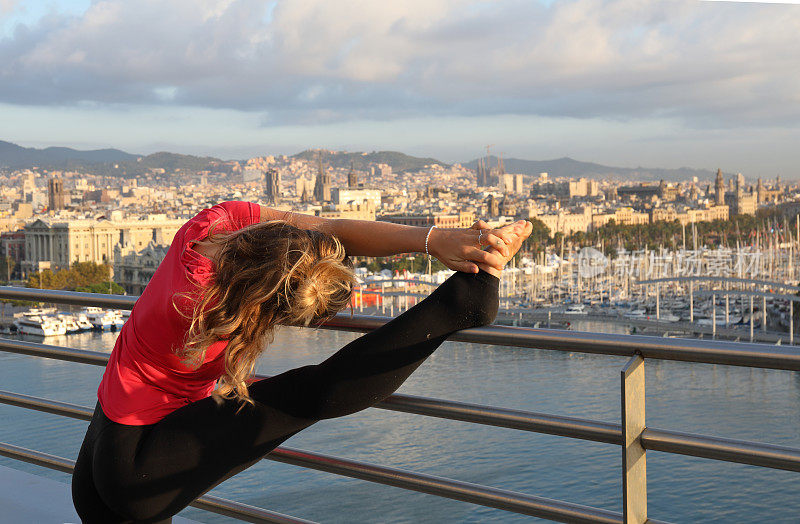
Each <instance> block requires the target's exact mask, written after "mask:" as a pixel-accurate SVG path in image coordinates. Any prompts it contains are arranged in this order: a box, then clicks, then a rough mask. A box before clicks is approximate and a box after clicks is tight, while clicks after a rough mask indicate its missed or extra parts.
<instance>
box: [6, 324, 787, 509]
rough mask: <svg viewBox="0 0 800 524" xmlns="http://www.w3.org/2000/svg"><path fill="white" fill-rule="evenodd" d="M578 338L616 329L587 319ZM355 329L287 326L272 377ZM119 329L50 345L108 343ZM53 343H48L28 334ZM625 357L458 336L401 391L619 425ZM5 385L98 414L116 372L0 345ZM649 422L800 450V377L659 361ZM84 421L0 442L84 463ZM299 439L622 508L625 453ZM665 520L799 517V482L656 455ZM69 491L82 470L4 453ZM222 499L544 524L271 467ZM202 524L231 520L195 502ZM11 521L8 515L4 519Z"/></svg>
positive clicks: (358, 434)
mask: <svg viewBox="0 0 800 524" xmlns="http://www.w3.org/2000/svg"><path fill="white" fill-rule="evenodd" d="M572 328H573V329H578V330H582V331H600V330H603V329H605V328H609V329H613V330H616V329H618V328H617V327H614V326H609V325H608V324H603V323H588V322H585V321H576V322H575V323H573V325H572ZM355 336H357V335H354V334H350V333H340V332H335V331H326V330H319V329H318V330H314V329H293V328H285V329H283V330H282V331H280V332H279V333H278V335H277V337H276V339H275V342H274V343H273V344H272V345H271V346H270V348H269V349H268V350H267V351H266V352H265V355H264V357H263V358H262V359H261V361H260V364H259V372H261V373H265V374H275V373H278V372H281V371H283V370H286V369H290V368H293V367H297V366H301V365H305V364H309V363H316V362H319V361H321V360H323V359H324V358H325V357H326V356H328V355H330V354H331V352H333V351H334V350H335V349H336V348H338V347H341V346H342V345H344V344H346V343H347V342H348V341H349V340H352V338H353V337H355ZM115 337H116V334H114V333H82V334H77V335H71V336H65V337H51V338H48V339H47V340H46V343H47V344H53V345H65V346H69V347H74V348H80V349H91V350H106V351H109V350H110V349H111V347H112V346H113V343H114V339H115ZM27 339H28V340H34V341H42V338H38V339H36V338H34V337H28V338H27ZM625 361H626V359H624V358H618V357H609V356H601V355H586V354H580V353H567V352H556V351H545V350H531V349H521V348H510V347H493V346H480V345H476V344H465V343H451V342H447V343H445V344H444V346H443V347H442V348H440V349H439V350H438V351H437V352H436V353H435V354H434V355H433V356H432V357H431V358H430V359H429V360H428V361H427V362H426V363H425V364H424V365H423V366H422V367H421V368H420V369H419V370H418V371H417V372H416V373H415V374H414V375H413V376H412V377H411V378H410V379H409V380H408V382H407V383H406V384H405V385H404V386H403V388H402V389H401V390H400V391H401V392H402V393H406V394H412V395H421V396H427V397H436V398H441V399H449V400H456V401H464V402H472V403H480V404H486V405H490V406H498V407H507V408H516V409H523V410H529V411H536V412H542V413H549V414H557V415H565V416H576V417H585V418H591V419H595V420H600V421H607V422H618V421H619V417H620V407H619V406H620V398H619V371H620V368H621V367H622V366H623V365H624V364H625ZM0 366H2V370H3V371H2V377H3V384H2V389H6V390H9V391H14V392H18V393H25V394H30V395H36V396H41V397H46V398H50V399H58V400H62V401H66V402H71V403H75V404H80V405H84V406H93V405H94V403H95V400H96V388H97V384H98V383H99V381H100V377H101V374H102V368H99V367H96V366H88V365H82V364H74V363H67V362H60V361H55V360H47V359H41V358H32V357H26V356H21V355H14V354H9V353H2V352H0ZM646 377H647V378H646V380H647V400H646V401H647V424H648V426H652V427H657V428H663V429H672V430H677V431H687V432H693V433H702V434H707V435H715V436H724V437H729V438H736V439H746V440H755V441H762V442H768V443H773V444H780V445H788V446H794V447H800V376H799V375H798V374H797V373H794V372H788V371H775V370H762V369H749V368H737V367H732V366H716V365H706V364H691V363H683V362H666V361H654V360H650V361H647V364H646ZM85 428H86V423H85V422H82V421H75V420H70V419H66V418H63V417H57V416H54V415H49V414H44V413H38V412H33V411H29V410H24V409H20V408H15V407H10V406H5V405H1V406H0V441H3V442H7V443H11V444H16V445H20V446H24V447H28V448H32V449H37V450H40V451H44V452H47V453H51V454H54V455H59V456H63V457H68V458H71V459H74V458H75V456H76V454H77V450H78V447H79V445H80V442H81V440H82V437H83V433H84V431H85ZM284 445H285V446H288V447H292V448H300V449H304V450H310V451H316V452H320V453H325V454H331V455H336V456H341V457H345V458H350V459H355V460H362V461H367V462H372V463H379V464H383V465H388V466H393V467H398V468H403V469H407V470H412V471H417V472H422V473H427V474H432V475H438V476H443V477H450V478H454V479H458V480H463V481H468V482H474V483H479V484H485V485H489V486H494V487H498V488H502V489H507V490H512V491H519V492H524V493H529V494H533V495H539V496H544V497H549V498H555V499H561V500H565V501H570V502H575V503H579V504H586V505H591V506H596V507H600V508H605V509H609V510H613V511H620V510H621V504H622V501H621V477H620V448H619V447H618V446H613V445H608V444H601V443H594V442H587V441H582V440H575V439H567V438H561V437H554V436H549V435H539V434H535V433H527V432H523V431H517V430H510V429H501V428H493V427H486V426H479V425H475V424H467V423H463V422H457V421H449V420H442V419H436V418H431V417H423V416H419V415H411V414H404V413H397V412H392V411H387V410H381V409H369V410H366V411H364V412H362V413H358V414H355V415H352V416H349V417H345V418H342V419H336V420H328V421H323V422H320V423H318V424H316V425H314V426H312V427H311V428H309V429H307V430H305V431H303V432H301V433H300V434H298V435H296V436H294V437H292V438H291V439H290V440H288V441H287V442H286V443H285V444H284ZM647 458H648V464H647V470H648V471H647V473H648V490H649V491H648V503H649V515H650V517H651V518H656V519H662V520H668V521H672V522H742V523H747V522H752V523H756V522H778V523H780V522H797V521H798V515H800V476H799V475H798V474H797V473H792V472H786V471H777V470H770V469H766V468H760V467H755V466H746V465H741V464H730V463H724V462H717V461H711V460H705V459H700V458H694V457H684V456H680V455H672V454H666V453H658V452H650V453H648V455H647ZM0 464H2V465H4V466H8V467H13V468H16V469H20V470H25V471H29V472H32V473H35V474H37V475H41V476H46V477H49V478H54V479H57V480H59V481H62V482H68V481H69V479H68V476H67V475H65V474H62V473H58V472H54V471H51V470H47V469H44V468H40V467H36V466H32V465H28V464H23V463H21V462H18V461H14V460H10V459H4V458H0ZM213 494H215V495H218V496H221V497H225V498H229V499H234V500H237V501H241V502H245V503H248V504H252V505H256V506H261V507H264V508H268V509H271V510H275V511H279V512H282V513H287V514H290V515H294V516H297V517H303V518H306V519H310V520H315V521H318V522H326V523H327V522H341V523H351V522H382V523H383V522H389V523H392V522H398V523H399V522H425V523H440V522H530V521H534V520H536V519H532V518H530V517H525V516H520V515H515V514H513V513H509V512H505V511H501V510H495V509H490V508H482V507H479V506H475V505H472V504H466V503H462V502H457V501H451V500H448V499H441V498H438V497H433V496H429V495H424V494H419V493H415V492H410V491H405V490H401V489H398V488H393V487H387V486H381V485H377V484H372V483H367V482H363V481H360V480H355V479H349V478H345V477H338V476H335V475H331V474H327V473H322V472H317V471H312V470H307V469H302V468H298V467H295V466H289V465H285V464H279V463H276V462H273V461H269V460H265V461H261V462H260V463H259V464H257V465H256V466H254V467H252V468H251V469H249V470H247V471H245V472H243V473H241V474H239V475H237V476H236V477H234V478H232V479H230V480H228V481H226V482H225V483H223V484H222V485H220V486H219V487H217V488H216V489H215V490H214V491H213ZM183 515H185V516H187V517H189V518H192V519H194V520H197V521H200V522H233V520H232V519H228V518H225V517H221V516H218V515H214V514H211V513H207V512H202V511H199V510H195V509H191V508H189V509H187V510H186V511H184V513H183ZM0 520H2V519H1V518H0Z"/></svg>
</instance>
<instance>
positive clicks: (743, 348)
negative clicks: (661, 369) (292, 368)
mask: <svg viewBox="0 0 800 524" xmlns="http://www.w3.org/2000/svg"><path fill="white" fill-rule="evenodd" d="M389 320H390V318H388V317H375V316H367V315H353V316H349V315H346V314H341V313H340V314H339V315H337V316H336V317H335V318H333V319H332V320H330V321H328V322H327V323H326V324H325V325H323V326H322V327H323V328H326V329H334V330H340V331H356V332H367V331H372V330H374V329H376V328H378V327H380V326H381V325H383V324H384V323H386V322H388V321H389ZM448 340H451V341H457V342H472V343H477V344H489V345H495V346H512V347H524V348H532V349H548V350H555V351H568V352H571V353H572V352H574V353H592V354H600V355H616V356H621V357H632V356H633V355H635V354H641V355H642V356H643V357H644V358H651V359H658V360H678V361H684V362H698V363H705V364H724V365H729V366H745V367H756V368H766V369H784V370H790V371H800V350H798V349H797V348H793V347H789V346H770V345H766V344H755V343H749V342H726V341H719V340H695V339H687V338H664V337H651V336H644V335H618V334H611V333H594V332H583V331H567V330H563V329H542V328H522V327H511V326H499V325H492V326H485V327H479V328H472V329H465V330H463V331H459V332H458V333H455V334H453V335H451V336H450V337H448Z"/></svg>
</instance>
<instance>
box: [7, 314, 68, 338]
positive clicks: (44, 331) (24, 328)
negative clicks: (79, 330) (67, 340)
mask: <svg viewBox="0 0 800 524" xmlns="http://www.w3.org/2000/svg"><path fill="white" fill-rule="evenodd" d="M14 325H15V326H17V331H18V332H19V333H24V334H26V335H39V336H40V337H52V336H55V335H64V334H66V332H67V328H66V326H65V325H64V323H63V322H61V321H60V320H59V319H57V318H53V317H42V316H38V315H23V316H21V317H19V318H17V319H16V320H15V321H14Z"/></svg>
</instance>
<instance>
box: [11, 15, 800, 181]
mask: <svg viewBox="0 0 800 524" xmlns="http://www.w3.org/2000/svg"><path fill="white" fill-rule="evenodd" d="M0 140H8V141H12V142H16V143H19V144H21V145H26V146H36V147H41V146H45V145H68V146H73V147H78V148H95V147H119V148H122V149H125V150H128V151H131V152H137V153H149V152H153V151H156V150H163V149H167V150H171V151H177V152H188V153H204V154H213V155H218V156H222V157H226V158H231V157H243V156H250V155H256V154H266V153H272V152H278V153H294V152H297V151H299V150H302V149H305V148H307V147H326V148H332V149H347V150H373V149H396V150H401V151H405V152H408V153H411V154H418V155H431V156H434V157H437V158H440V159H442V160H446V161H458V160H469V159H472V158H475V157H477V156H479V155H480V154H481V152H482V151H485V149H484V148H485V146H486V145H488V144H493V148H492V149H493V151H495V152H497V153H504V154H505V155H506V156H515V157H520V158H530V159H549V158H557V157H561V156H571V157H573V158H577V159H580V160H586V161H595V162H601V163H605V164H611V165H618V166H637V165H645V166H662V167H680V166H692V167H700V168H703V167H704V168H712V169H715V168H716V167H721V168H722V169H723V170H725V171H732V172H736V171H741V172H743V173H744V174H745V175H747V176H766V177H772V176H775V175H776V174H780V175H781V176H783V177H785V178H800V147H798V146H799V145H800V5H788V4H758V3H737V2H702V1H695V0H674V1H673V0H669V1H643V0H607V1H602V0H575V1H567V0H564V1H562V0H547V1H538V2H537V1H534V0H515V1H506V0H498V1H474V0H404V1H402V2H383V1H373V0H364V1H338V0H280V1H277V2H274V1H261V0H170V1H169V2H165V1H163V0H136V1H134V0H104V1H93V2H89V1H84V0H73V1H59V2H56V1H54V0H0Z"/></svg>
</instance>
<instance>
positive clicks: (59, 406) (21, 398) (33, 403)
mask: <svg viewBox="0 0 800 524" xmlns="http://www.w3.org/2000/svg"><path fill="white" fill-rule="evenodd" d="M0 403H2V404H8V405H10V406H16V407H18V408H25V409H33V410H35V411H42V412H44V413H50V414H52V415H60V416H62V417H69V418H76V419H78V420H92V413H93V412H94V410H92V409H91V408H87V407H85V406H79V405H77V404H69V403H67V402H61V401H59V400H50V399H46V398H41V397H33V396H31V395H23V394H22V393H14V392H11V391H3V390H0Z"/></svg>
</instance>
